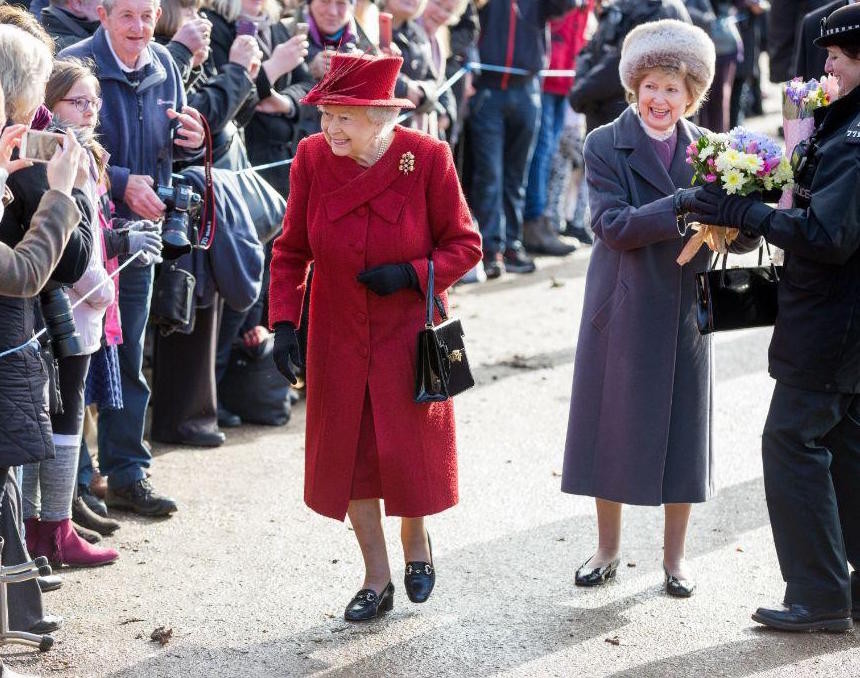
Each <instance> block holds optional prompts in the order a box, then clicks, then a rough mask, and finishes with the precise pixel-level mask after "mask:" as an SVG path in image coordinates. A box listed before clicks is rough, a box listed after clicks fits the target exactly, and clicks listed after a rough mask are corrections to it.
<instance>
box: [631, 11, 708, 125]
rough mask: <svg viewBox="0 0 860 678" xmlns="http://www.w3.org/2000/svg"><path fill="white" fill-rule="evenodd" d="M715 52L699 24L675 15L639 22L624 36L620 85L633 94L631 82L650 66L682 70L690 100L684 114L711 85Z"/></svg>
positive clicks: (691, 108) (634, 92) (633, 89)
mask: <svg viewBox="0 0 860 678" xmlns="http://www.w3.org/2000/svg"><path fill="white" fill-rule="evenodd" d="M716 61H717V56H716V52H715V50H714V43H713V41H712V40H711V38H710V37H708V34H707V33H705V31H703V30H702V29H701V28H697V27H696V26H692V25H691V24H687V23H684V22H683V21H677V20H675V19H663V20H661V21H652V22H649V23H645V24H641V25H639V26H637V27H636V28H634V29H633V30H632V31H630V33H628V35H627V37H626V38H625V39H624V45H623V46H622V48H621V63H620V64H619V65H618V72H619V73H620V74H621V83H622V84H623V85H624V89H626V90H627V92H628V93H629V94H631V95H632V96H636V95H637V92H636V86H635V83H637V82H639V81H640V80H641V79H642V76H643V75H644V74H645V73H646V72H647V71H650V70H651V69H654V68H669V69H672V70H677V71H681V70H684V71H686V74H687V76H688V77H687V78H686V82H687V86H688V87H689V88H690V90H691V91H690V95H691V96H692V98H693V103H692V104H691V105H690V106H689V107H688V108H687V111H686V115H691V114H693V113H695V112H696V110H698V108H699V105H700V104H701V103H702V100H703V99H704V97H705V94H706V93H707V91H708V89H710V87H711V81H712V80H713V79H714V68H715V65H716Z"/></svg>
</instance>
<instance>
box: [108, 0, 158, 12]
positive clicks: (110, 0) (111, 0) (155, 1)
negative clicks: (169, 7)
mask: <svg viewBox="0 0 860 678" xmlns="http://www.w3.org/2000/svg"><path fill="white" fill-rule="evenodd" d="M115 4H116V0H102V1H101V6H102V7H104V8H105V12H107V13H108V14H110V13H111V11H112V10H113V6H114V5H115ZM152 7H153V9H158V8H159V7H161V0H152Z"/></svg>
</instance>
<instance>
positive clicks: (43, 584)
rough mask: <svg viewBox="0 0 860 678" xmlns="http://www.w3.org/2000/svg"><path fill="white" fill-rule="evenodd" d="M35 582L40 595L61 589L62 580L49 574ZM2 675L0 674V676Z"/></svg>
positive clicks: (37, 578)
mask: <svg viewBox="0 0 860 678" xmlns="http://www.w3.org/2000/svg"><path fill="white" fill-rule="evenodd" d="M36 582H37V583H38V584H39V590H40V591H41V592H42V593H47V592H48V591H56V590H57V589H59V588H62V587H63V579H62V577H60V576H59V575H56V574H49V575H46V576H44V577H36ZM2 675H3V674H2V673H0V676H2Z"/></svg>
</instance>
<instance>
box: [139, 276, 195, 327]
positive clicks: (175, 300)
mask: <svg viewBox="0 0 860 678" xmlns="http://www.w3.org/2000/svg"><path fill="white" fill-rule="evenodd" d="M196 284H197V280H196V279H195V278H194V276H193V275H191V273H189V272H188V271H186V270H185V269H182V268H179V266H177V265H176V262H175V261H171V262H165V263H164V264H162V266H161V270H160V271H159V272H158V277H157V278H156V279H155V289H154V290H153V293H152V308H151V309H150V315H151V316H152V321H153V322H154V323H155V324H156V325H157V326H158V328H159V330H160V331H161V334H162V336H165V337H166V336H167V335H169V334H171V333H173V332H177V331H181V332H184V333H185V334H190V333H191V332H192V331H193V330H194V286H195V285H196Z"/></svg>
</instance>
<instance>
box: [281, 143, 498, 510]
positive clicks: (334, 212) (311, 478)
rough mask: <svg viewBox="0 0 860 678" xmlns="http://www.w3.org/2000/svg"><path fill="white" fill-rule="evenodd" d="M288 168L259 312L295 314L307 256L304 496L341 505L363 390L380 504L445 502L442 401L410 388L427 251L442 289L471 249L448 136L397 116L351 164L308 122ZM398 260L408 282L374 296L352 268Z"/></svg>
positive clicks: (451, 474) (315, 505)
mask: <svg viewBox="0 0 860 678" xmlns="http://www.w3.org/2000/svg"><path fill="white" fill-rule="evenodd" d="M410 156H411V157H412V159H413V161H412V162H411V163H408V162H406V160H407V159H408V158H409V157H410ZM290 171H291V174H290V188H291V190H290V196H289V200H288V201H287V212H286V217H285V219H284V230H283V233H282V234H281V235H280V236H279V237H278V238H277V239H276V240H275V243H274V254H273V257H272V265H271V287H270V292H269V322H270V323H271V324H272V325H275V324H276V323H279V322H282V321H290V322H292V323H293V324H294V325H298V324H299V319H300V318H301V315H302V302H303V298H304V292H305V280H306V278H307V272H308V266H309V264H310V263H311V261H313V262H314V277H313V285H312V286H311V294H310V297H311V298H310V319H309V323H308V356H307V367H306V372H307V391H308V392H307V419H306V445H305V502H306V503H307V504H308V506H310V508H312V509H313V510H315V511H317V512H318V513H321V514H323V515H326V516H330V517H332V518H337V519H339V520H342V519H343V518H344V516H345V515H346V510H347V505H348V503H349V500H350V494H351V487H352V479H353V471H354V468H355V464H356V455H357V450H358V445H359V434H360V433H361V426H362V417H363V414H364V409H363V408H364V403H365V399H366V394H367V396H369V398H368V399H369V403H370V408H371V414H372V417H373V428H374V431H375V440H376V448H377V456H378V465H379V478H380V480H381V486H382V498H383V499H384V501H385V511H386V513H387V514H388V515H399V516H409V517H416V516H425V515H430V514H432V513H437V512H439V511H442V510H444V509H446V508H448V507H450V506H452V505H453V504H455V503H456V501H457V461H456V441H455V435H454V410H453V406H452V404H451V401H450V400H448V401H446V402H439V403H431V404H417V403H415V402H414V400H413V396H414V390H415V360H416V356H417V347H418V339H417V337H418V332H419V330H421V329H422V328H423V327H424V316H425V313H426V310H425V305H424V304H425V302H424V293H425V292H426V290H427V282H428V277H427V276H428V260H429V259H428V258H429V257H431V256H432V258H433V263H434V267H435V283H436V290H437V292H440V293H441V295H442V298H443V300H444V299H445V293H444V291H445V290H446V289H447V288H448V287H449V286H451V285H452V284H453V283H454V282H456V281H457V280H459V279H460V278H461V277H462V276H463V275H464V274H465V273H466V272H467V271H468V270H469V269H471V268H472V267H473V266H474V265H475V264H476V263H477V262H478V260H480V258H481V237H480V235H479V234H478V232H477V230H476V229H475V227H474V226H473V224H472V218H471V215H470V213H469V208H468V206H467V205H466V201H465V199H464V197H463V192H462V190H461V189H460V184H459V181H458V179H457V173H456V171H455V169H454V161H453V158H452V156H451V151H450V148H449V147H448V145H447V144H445V143H443V142H441V141H438V140H435V139H433V138H431V137H430V136H428V135H426V134H422V133H420V132H417V131H415V130H410V129H406V128H403V127H397V128H396V132H395V137H394V140H393V141H392V143H391V146H390V147H389V149H388V151H387V152H386V153H385V154H384V155H383V156H382V158H381V159H380V160H379V161H378V162H376V163H375V164H374V165H372V166H371V167H368V168H362V167H360V166H359V165H358V164H357V163H356V162H355V161H353V160H351V159H350V158H347V157H338V156H335V155H334V153H332V151H331V149H330V148H329V145H328V143H327V142H326V140H325V138H324V137H323V135H322V134H314V135H312V136H310V137H307V138H306V139H303V140H302V141H301V142H300V143H299V146H298V149H297V152H296V159H295V162H294V163H293V165H292V167H291V170H290ZM403 262H409V263H411V264H412V266H413V267H414V269H415V272H416V273H417V275H418V280H419V284H420V287H421V291H420V292H418V291H416V290H411V289H407V290H401V291H399V292H395V293H394V294H390V295H388V296H378V295H376V294H374V293H373V292H371V291H369V290H368V289H367V288H366V287H365V286H364V285H362V284H360V283H359V282H358V280H357V279H356V277H357V276H358V274H359V273H361V272H362V271H364V270H366V269H369V268H373V267H375V266H381V265H383V264H398V263H403Z"/></svg>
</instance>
